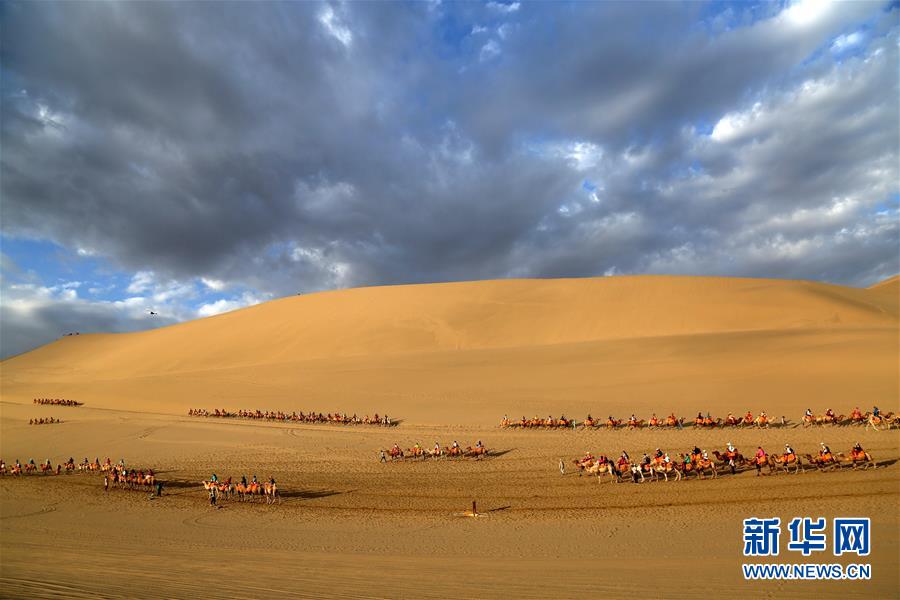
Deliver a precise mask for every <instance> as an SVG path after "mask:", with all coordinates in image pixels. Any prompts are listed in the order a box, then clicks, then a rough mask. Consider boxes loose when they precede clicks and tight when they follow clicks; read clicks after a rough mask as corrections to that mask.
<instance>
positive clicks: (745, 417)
mask: <svg viewBox="0 0 900 600" xmlns="http://www.w3.org/2000/svg"><path fill="white" fill-rule="evenodd" d="M744 420H745V421H747V422H750V421H752V420H753V413H752V412H750V411H749V410H748V411H747V414H746V415H744Z"/></svg>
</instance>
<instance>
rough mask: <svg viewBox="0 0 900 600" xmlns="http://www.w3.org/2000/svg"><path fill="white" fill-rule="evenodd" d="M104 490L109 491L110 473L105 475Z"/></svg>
mask: <svg viewBox="0 0 900 600" xmlns="http://www.w3.org/2000/svg"><path fill="white" fill-rule="evenodd" d="M103 491H105V492H108V491H109V476H108V475H104V476H103Z"/></svg>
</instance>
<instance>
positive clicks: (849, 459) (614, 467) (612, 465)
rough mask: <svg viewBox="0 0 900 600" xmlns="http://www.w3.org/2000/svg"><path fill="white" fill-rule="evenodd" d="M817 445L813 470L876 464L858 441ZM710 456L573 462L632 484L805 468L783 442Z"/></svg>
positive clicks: (587, 457)
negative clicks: (838, 447)
mask: <svg viewBox="0 0 900 600" xmlns="http://www.w3.org/2000/svg"><path fill="white" fill-rule="evenodd" d="M820 446H821V448H820V449H819V451H818V454H817V455H812V454H806V455H805V456H806V460H807V463H808V464H809V465H810V466H811V467H813V468H815V469H816V470H819V471H829V470H835V469H841V468H843V467H845V466H847V467H851V468H853V469H859V468H862V469H863V470H865V469H868V468H869V467H872V468H873V469H874V468H876V466H877V463H876V462H875V461H874V459H873V458H872V455H871V454H869V453H868V452H866V451H865V450H864V449H863V447H862V446H861V445H860V444H859V443H858V442H857V443H856V444H855V445H854V446H853V448H852V449H851V450H850V452H849V453H848V454H846V455H845V454H844V453H842V452H839V453H837V454H834V453H832V452H831V449H830V448H829V447H828V446H826V445H825V443H824V442H823V443H821V444H820ZM712 455H713V457H715V458H711V457H710V455H709V452H708V451H706V450H702V449H700V448H699V447H694V449H693V450H691V451H689V452H685V453H679V454H676V455H675V456H674V458H673V457H670V456H669V453H668V452H664V451H663V450H661V449H660V448H657V449H656V452H654V453H653V455H652V456H651V455H650V454H646V453H645V454H644V455H643V457H642V458H641V459H640V460H637V461H634V460H632V459H631V457H630V456H629V455H628V453H627V452H625V451H623V452H622V454H621V455H620V456H619V458H618V459H613V458H610V457H608V456H606V455H605V454H601V455H599V456H596V457H595V456H594V455H593V454H592V453H590V452H585V453H584V456H582V457H579V458H574V459H572V463H573V464H574V465H575V467H576V468H577V470H578V474H579V476H580V475H592V476H593V475H596V476H597V480H598V482H600V483H603V480H604V479H609V481H610V482H612V483H619V482H621V481H623V480H626V481H627V480H629V479H630V480H631V481H632V482H634V483H644V482H645V481H647V480H649V481H657V480H659V479H664V480H665V481H669V478H670V477H671V478H672V479H673V480H674V481H681V480H682V479H687V478H688V477H689V476H691V475H695V476H696V478H697V479H706V478H707V477H709V478H710V479H716V478H717V477H718V476H719V473H721V472H728V471H730V472H731V474H732V475H735V474H737V473H738V472H741V471H752V470H754V469H755V470H756V475H757V477H758V476H760V475H764V474H766V473H763V469H764V468H766V469H767V470H768V474H769V475H775V474H777V473H781V472H784V473H791V474H798V473H802V472H803V471H804V470H805V469H804V467H803V463H802V459H801V456H800V454H798V453H797V452H795V451H794V449H793V448H792V447H791V446H790V445H789V444H786V445H785V449H784V452H783V453H777V454H769V453H767V452H766V451H765V450H763V448H762V446H759V447H757V449H756V453H755V454H754V455H753V456H751V457H750V458H746V457H744V455H742V454H741V453H740V452H739V451H738V449H737V448H735V447H734V446H733V445H732V444H731V443H730V442H729V443H728V444H727V446H726V448H725V450H724V451H722V452H719V451H718V450H713V451H712ZM560 472H561V473H562V474H563V475H565V473H566V468H565V463H563V461H560Z"/></svg>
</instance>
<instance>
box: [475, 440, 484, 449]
mask: <svg viewBox="0 0 900 600" xmlns="http://www.w3.org/2000/svg"><path fill="white" fill-rule="evenodd" d="M475 448H476V449H477V450H482V449H483V448H484V444H482V443H481V440H478V441H477V442H476V443H475Z"/></svg>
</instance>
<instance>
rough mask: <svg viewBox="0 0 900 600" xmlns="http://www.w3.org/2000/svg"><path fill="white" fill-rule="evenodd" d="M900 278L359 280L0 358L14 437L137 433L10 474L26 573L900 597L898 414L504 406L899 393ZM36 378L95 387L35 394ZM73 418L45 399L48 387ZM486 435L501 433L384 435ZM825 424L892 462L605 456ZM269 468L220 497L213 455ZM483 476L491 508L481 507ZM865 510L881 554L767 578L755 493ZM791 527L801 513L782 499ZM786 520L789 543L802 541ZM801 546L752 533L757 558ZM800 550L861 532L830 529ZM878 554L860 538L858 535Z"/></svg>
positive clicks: (751, 406) (782, 439)
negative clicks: (137, 483) (346, 420)
mask: <svg viewBox="0 0 900 600" xmlns="http://www.w3.org/2000/svg"><path fill="white" fill-rule="evenodd" d="M898 305H900V280H897V279H896V278H895V279H894V280H892V281H890V282H887V283H885V284H882V285H879V286H875V287H873V288H870V289H853V288H845V287H840V286H831V285H825V284H818V283H811V282H796V281H776V280H750V279H723V278H696V277H610V278H601V279H582V280H542V281H501V282H476V283H459V284H441V285H424V286H397V287H387V288H368V289H360V290H346V291H340V292H331V293H324V294H313V295H309V296H302V297H294V298H285V299H282V300H278V301H275V302H270V303H266V304H263V305H259V306H256V307H252V308H248V309H245V310H240V311H235V312H233V313H229V314H225V315H221V316H218V317H213V318H209V319H201V320H198V321H194V322H190V323H184V324H181V325H177V326H173V327H166V328H162V329H157V330H152V331H146V332H140V333H135V334H120V335H101V334H97V335H80V336H72V337H64V338H62V339H60V340H59V341H57V342H55V343H53V344H49V345H47V346H45V347H42V348H39V349H37V350H35V351H33V352H30V353H27V354H24V355H21V356H17V357H13V358H10V359H7V360H5V361H3V362H2V363H0V457H2V458H3V459H4V460H6V461H7V463H11V462H13V461H15V460H16V459H19V460H22V461H23V462H24V461H27V460H29V459H31V458H34V460H35V461H36V462H41V461H44V460H46V459H47V458H50V459H51V461H53V463H54V464H57V463H62V462H63V461H65V460H66V459H67V458H69V457H70V456H72V457H74V458H75V459H76V461H81V459H83V458H85V457H88V458H89V459H93V458H95V457H99V458H100V459H101V460H102V459H105V458H106V457H111V458H112V459H113V460H118V459H119V458H125V459H126V460H127V461H128V462H129V463H131V464H135V465H138V466H142V467H152V468H153V469H155V470H156V471H157V472H158V473H159V476H160V478H161V479H163V480H164V481H165V482H166V494H165V495H164V496H163V497H162V498H160V499H150V498H149V494H148V493H147V492H139V491H125V490H112V491H110V492H109V493H108V494H107V493H104V492H103V490H102V486H101V481H102V478H100V477H98V476H96V475H93V476H92V475H87V474H72V475H61V476H58V477H56V476H46V477H45V476H40V475H35V476H29V477H21V478H16V479H13V478H11V477H3V478H0V584H2V585H0V596H2V597H11V598H41V597H60V596H63V597H77V596H81V597H91V598H100V597H138V596H141V597H143V596H153V597H156V598H170V597H179V598H181V597H196V596H199V595H201V594H204V595H209V594H210V593H212V594H214V595H215V596H217V597H219V596H224V597H232V596H242V597H248V598H258V597H263V596H268V595H270V594H281V595H285V596H288V597H304V596H305V597H314V598H321V597H349V598H370V597H371V598H447V597H456V598H594V597H607V598H624V597H651V598H697V597H700V596H708V597H712V598H746V597H753V598H816V599H819V598H830V597H834V598H838V597H840V598H897V597H900V526H898V525H900V523H898V520H900V515H898V506H900V503H898V496H900V463H898V462H897V461H898V459H900V432H898V430H896V429H895V430H893V431H877V432H876V431H863V430H862V429H861V428H858V427H845V428H828V429H802V428H790V429H771V430H767V431H758V430H746V431H728V432H724V431H693V430H683V431H654V432H650V431H632V432H626V431H617V432H608V431H602V430H601V431H558V432H548V431H509V430H501V429H500V428H499V427H498V426H497V425H498V423H499V421H500V419H501V417H502V416H503V415H504V414H507V415H509V416H510V417H511V418H513V419H515V418H519V417H521V416H523V415H525V416H528V417H531V416H534V415H539V416H541V417H545V416H547V415H548V414H550V413H552V414H553V416H559V415H560V414H561V413H564V414H566V415H567V416H569V417H575V418H578V419H583V418H584V417H585V415H586V414H587V413H592V414H593V415H594V416H595V417H598V418H605V417H606V416H607V415H609V414H612V415H615V416H617V417H619V418H624V417H627V416H628V415H629V414H631V413H636V414H637V416H638V417H639V418H644V419H646V418H648V417H649V416H650V415H651V413H653V412H655V413H656V414H658V415H659V416H661V417H662V416H664V415H667V414H668V413H669V412H670V411H674V412H675V413H677V414H678V415H679V416H685V417H691V416H693V415H696V413H697V412H698V411H704V412H705V411H710V412H712V413H713V415H714V416H717V417H724V416H725V415H726V414H727V413H728V412H729V411H733V412H734V413H736V414H743V413H744V412H746V411H747V410H751V411H752V412H753V413H754V414H756V413H759V412H760V411H766V412H768V413H769V415H771V416H773V417H775V418H778V417H780V416H782V415H784V416H786V417H787V418H788V419H790V420H791V421H792V422H793V423H796V422H797V421H798V420H799V419H800V417H801V415H802V414H803V411H804V410H805V409H806V408H807V407H810V408H812V409H813V410H814V411H816V412H817V413H821V412H824V410H825V409H826V408H829V407H830V408H833V409H834V410H835V411H836V412H838V413H849V412H850V411H851V410H852V409H853V407H854V406H857V405H858V406H860V407H861V408H862V409H863V410H868V409H869V408H870V407H871V406H872V405H873V404H878V405H879V406H880V407H881V408H882V409H883V410H886V411H897V410H898V409H900V320H898ZM35 397H60V398H69V399H74V400H78V401H81V402H84V403H85V405H84V406H81V407H78V408H68V407H58V406H36V405H34V404H32V398H35ZM192 407H193V408H207V409H211V408H225V409H229V410H236V409H239V408H247V409H262V410H267V409H280V410H287V411H294V410H298V411H299V410H304V411H308V410H316V411H324V412H331V411H344V412H348V413H354V412H356V413H358V414H359V415H360V416H362V415H365V414H371V413H373V412H376V411H377V412H379V413H382V414H383V413H385V412H387V413H388V414H390V415H391V416H392V417H393V418H395V419H400V420H401V421H402V422H401V424H400V425H399V426H398V427H396V428H392V429H385V428H367V427H353V426H343V427H342V426H303V425H296V424H275V423H263V422H254V421H236V420H228V421H223V420H217V419H203V418H190V417H187V416H186V412H187V410H188V408H192ZM49 416H53V417H56V418H61V419H63V421H64V422H63V423H60V424H56V425H46V426H29V425H28V424H27V423H28V419H30V418H35V417H49ZM454 439H456V440H459V442H460V443H461V444H462V445H463V446H467V445H473V444H474V443H475V441H476V440H478V439H481V440H483V441H484V443H485V444H486V445H487V446H488V447H489V448H491V449H493V450H495V451H496V455H495V456H494V457H492V458H490V459H487V460H482V461H475V460H464V461H435V462H432V461H427V462H410V461H406V462H401V463H393V464H380V463H379V461H378V451H379V449H381V448H389V447H390V446H391V445H392V444H394V443H395V442H396V443H399V444H401V445H402V446H403V447H404V448H408V447H410V446H412V445H413V444H414V443H416V442H419V443H421V444H422V445H424V446H425V447H431V446H432V445H433V444H434V442H435V441H439V442H440V443H441V444H442V445H444V446H447V445H449V444H450V443H451V442H452V441H453V440H454ZM728 441H731V442H733V443H734V444H736V445H737V446H738V448H739V449H740V450H742V451H744V452H745V453H747V454H751V453H752V452H753V450H754V449H755V448H756V446H757V445H760V444H761V445H763V446H764V447H765V448H766V449H767V450H769V451H770V452H778V451H780V449H781V448H783V446H784V444H785V443H788V442H789V443H791V444H793V445H794V447H795V448H796V449H797V450H798V451H799V452H801V453H805V452H811V453H812V452H815V451H816V450H817V448H818V444H819V442H821V441H824V442H826V443H828V444H829V445H830V446H831V448H832V449H833V450H835V451H843V452H847V451H848V450H849V448H850V447H851V445H852V444H853V443H854V442H856V441H859V442H861V443H862V444H863V445H864V446H865V448H866V449H867V450H869V451H870V452H871V453H872V454H873V455H874V456H875V458H876V459H877V460H878V461H880V462H881V463H882V467H881V468H878V469H877V470H874V471H872V470H870V471H867V472H861V471H850V470H847V471H842V472H834V473H820V472H815V471H811V472H807V473H802V474H799V475H786V474H781V475H775V476H766V477H756V476H755V474H754V473H752V472H748V473H739V474H737V475H731V474H726V475H723V476H722V477H720V478H718V479H716V480H714V481H709V480H707V481H698V480H690V481H684V482H679V483H674V482H670V483H665V482H654V483H645V484H640V485H635V484H625V483H623V484H611V483H604V484H602V485H601V484H599V483H598V481H597V479H596V478H588V477H579V476H578V475H577V474H575V473H571V472H570V473H569V474H567V475H561V474H560V472H559V470H558V468H557V464H558V461H559V460H560V459H565V460H567V461H568V460H571V459H572V458H573V457H576V456H580V455H582V454H583V453H584V452H585V451H588V450H590V451H592V452H594V453H595V454H596V453H601V452H604V453H607V454H610V455H614V456H616V455H618V454H619V453H620V452H621V451H622V450H627V451H628V452H629V453H630V454H631V456H632V457H635V456H640V454H641V453H643V452H652V451H653V450H654V449H655V448H657V447H661V448H663V449H665V450H667V451H669V452H670V453H675V452H679V451H686V450H688V449H689V448H692V447H693V446H695V445H699V446H700V447H702V448H706V449H709V450H712V449H719V450H721V449H723V448H724V446H725V444H726V443H727V442H728ZM212 473H216V474H217V475H219V477H220V478H224V477H228V476H233V477H235V478H240V476H241V475H247V476H252V475H253V474H256V475H258V476H259V477H260V479H266V478H268V477H270V476H273V477H275V478H276V479H277V481H278V483H279V486H280V488H281V490H282V492H283V498H282V502H281V503H279V504H277V505H274V506H267V505H265V504H264V503H260V502H257V503H253V504H250V503H245V504H241V503H237V502H228V503H225V504H224V505H223V506H222V507H221V508H218V509H216V508H213V507H210V506H209V504H208V502H207V500H206V496H205V493H204V491H203V488H202V486H201V485H200V484H199V481H200V480H201V479H206V478H209V477H210V475H211V474H212ZM473 500H476V501H477V502H478V507H479V511H480V512H481V513H482V516H480V517H478V518H470V517H465V516H463V513H464V511H466V510H467V509H469V508H470V507H471V502H472V501H473ZM770 516H778V517H781V519H782V521H783V522H784V523H787V522H788V521H789V520H790V519H792V518H793V517H796V516H810V517H819V516H825V517H828V518H833V517H836V516H844V517H858V516H868V517H870V518H871V519H872V522H873V528H874V531H873V536H872V540H873V545H874V548H873V551H872V554H871V556H870V557H869V558H868V559H867V562H870V563H871V564H872V569H873V577H872V580H871V581H867V582H858V581H838V582H819V583H811V582H745V581H744V580H743V576H742V572H741V563H742V562H743V557H742V554H741V551H742V548H743V544H742V521H743V519H745V518H749V517H770ZM785 529H786V528H785ZM786 536H787V533H786V531H785V532H784V533H783V537H782V546H784V545H785V544H786ZM757 560H758V562H776V561H775V560H774V559H773V560H768V561H767V560H766V559H753V562H756V561H757ZM777 560H778V562H810V561H811V562H817V563H826V562H827V563H831V562H835V561H837V562H844V563H847V562H851V559H850V558H847V557H841V558H839V559H835V558H834V557H833V556H831V555H830V550H829V551H828V554H827V555H826V556H824V557H822V556H817V555H814V556H813V557H811V558H810V559H803V557H802V555H800V554H798V553H788V552H786V550H784V549H783V551H782V555H781V556H780V557H779V558H778V559H777ZM854 562H862V561H859V560H857V561H854Z"/></svg>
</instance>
